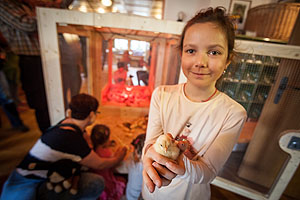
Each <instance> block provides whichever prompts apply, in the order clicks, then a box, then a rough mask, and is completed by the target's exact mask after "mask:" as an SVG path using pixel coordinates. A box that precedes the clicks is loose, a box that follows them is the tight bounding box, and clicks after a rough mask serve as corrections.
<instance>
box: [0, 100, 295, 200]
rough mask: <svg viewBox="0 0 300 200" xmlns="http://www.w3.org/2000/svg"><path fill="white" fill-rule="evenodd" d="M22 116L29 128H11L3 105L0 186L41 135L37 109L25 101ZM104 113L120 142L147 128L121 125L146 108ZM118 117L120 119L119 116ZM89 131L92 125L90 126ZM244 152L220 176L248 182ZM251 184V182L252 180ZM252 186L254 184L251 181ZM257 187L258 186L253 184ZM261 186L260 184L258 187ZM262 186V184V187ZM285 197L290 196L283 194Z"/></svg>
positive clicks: (222, 193) (221, 197)
mask: <svg viewBox="0 0 300 200" xmlns="http://www.w3.org/2000/svg"><path fill="white" fill-rule="evenodd" d="M19 110H20V114H21V118H22V119H23V121H24V123H25V124H26V125H27V126H29V128H30V131H28V132H26V133H22V132H17V131H14V130H12V129H11V127H10V124H9V122H8V120H7V118H6V116H5V115H4V113H3V111H2V110H1V109H0V117H1V122H2V123H1V127H0V163H1V165H0V186H1V187H2V184H3V182H4V181H5V179H6V178H7V176H8V175H9V173H10V172H11V171H12V170H13V169H14V168H15V166H16V165H17V164H18V163H19V162H20V161H21V160H22V158H23V157H24V156H25V155H26V153H27V152H28V151H29V150H30V148H31V147H32V146H33V144H34V143H35V142H36V140H37V139H38V138H39V136H40V134H41V133H40V131H39V129H38V126H37V123H36V120H35V116H34V112H33V110H31V109H29V108H28V107H27V106H26V105H25V106H21V107H19ZM100 110H101V113H102V114H101V115H100V116H98V118H97V122H96V123H102V124H106V125H108V126H109V127H110V129H111V132H112V134H111V139H114V140H115V141H116V143H117V144H122V145H127V146H129V144H130V142H131V140H132V139H133V138H134V137H135V136H136V135H137V134H139V133H143V132H145V130H144V129H142V128H136V129H134V130H132V131H130V132H128V131H125V130H124V129H123V128H122V123H124V122H128V123H134V122H135V121H136V120H137V119H139V118H140V117H143V116H144V115H146V114H147V112H148V110H147V109H134V108H123V109H119V108H116V107H102V108H100ZM116 119H117V120H116ZM88 131H89V129H88ZM241 157H242V154H241V153H237V154H232V156H231V157H230V159H229V162H227V164H226V167H224V169H223V170H222V171H221V174H220V175H221V176H222V177H225V178H229V179H233V181H237V182H242V183H243V184H249V183H247V182H246V181H244V182H243V181H241V180H238V178H234V177H236V175H235V172H236V168H237V167H238V164H239V162H240V160H241ZM250 186H251V184H250ZM252 186H253V185H252ZM254 187H255V186H254ZM258 188H259V187H258ZM260 189H261V188H260ZM211 199H212V200H247V199H248V198H245V197H242V196H239V195H237V194H235V193H232V192H229V191H226V190H224V189H221V188H218V187H216V186H213V185H212V197H211ZM282 199H284V200H290V199H289V198H285V197H283V198H282Z"/></svg>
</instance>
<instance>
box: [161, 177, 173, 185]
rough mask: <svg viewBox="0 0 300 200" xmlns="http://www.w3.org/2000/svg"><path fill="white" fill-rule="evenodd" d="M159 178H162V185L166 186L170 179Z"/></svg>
mask: <svg viewBox="0 0 300 200" xmlns="http://www.w3.org/2000/svg"><path fill="white" fill-rule="evenodd" d="M161 180H162V186H168V185H169V184H170V183H171V181H172V180H168V179H165V178H162V179H161Z"/></svg>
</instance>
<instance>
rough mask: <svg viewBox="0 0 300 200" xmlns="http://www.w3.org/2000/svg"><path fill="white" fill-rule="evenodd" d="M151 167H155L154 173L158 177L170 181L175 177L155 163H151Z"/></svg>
mask: <svg viewBox="0 0 300 200" xmlns="http://www.w3.org/2000/svg"><path fill="white" fill-rule="evenodd" d="M152 165H153V166H154V167H155V169H156V171H158V173H159V175H160V176H161V177H163V178H165V179H167V180H172V179H173V178H174V177H175V176H176V175H177V174H175V173H173V172H171V171H170V170H168V169H167V168H166V167H164V166H162V165H160V164H158V163H157V162H153V163H152ZM163 185H164V184H163Z"/></svg>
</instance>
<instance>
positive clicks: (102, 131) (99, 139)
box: [91, 124, 110, 150]
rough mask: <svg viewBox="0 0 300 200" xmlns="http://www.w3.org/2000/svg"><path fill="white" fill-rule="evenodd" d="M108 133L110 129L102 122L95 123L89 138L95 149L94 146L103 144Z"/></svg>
mask: <svg viewBox="0 0 300 200" xmlns="http://www.w3.org/2000/svg"><path fill="white" fill-rule="evenodd" d="M109 135H110V129H109V128H108V127H107V126H105V125H103V124H96V125H95V126H94V127H93V129H92V133H91V140H92V143H93V148H94V150H96V148H97V147H98V146H99V145H102V144H104V143H105V142H107V141H108V139H109Z"/></svg>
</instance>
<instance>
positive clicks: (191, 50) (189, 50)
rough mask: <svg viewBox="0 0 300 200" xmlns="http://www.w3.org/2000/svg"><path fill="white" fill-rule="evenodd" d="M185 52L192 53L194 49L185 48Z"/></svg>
mask: <svg viewBox="0 0 300 200" xmlns="http://www.w3.org/2000/svg"><path fill="white" fill-rule="evenodd" d="M185 52H186V53H188V54H192V53H194V52H195V50H194V49H187V50H185Z"/></svg>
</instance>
